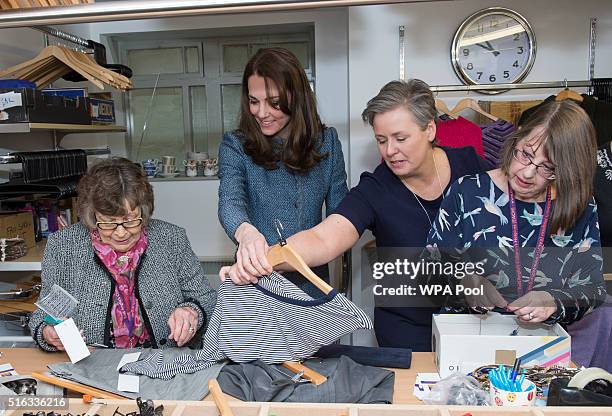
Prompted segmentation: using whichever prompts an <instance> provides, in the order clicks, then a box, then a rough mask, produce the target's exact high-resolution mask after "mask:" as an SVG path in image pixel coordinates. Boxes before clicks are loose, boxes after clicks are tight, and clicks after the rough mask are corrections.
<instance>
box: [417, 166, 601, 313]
mask: <svg viewBox="0 0 612 416" xmlns="http://www.w3.org/2000/svg"><path fill="white" fill-rule="evenodd" d="M509 200H510V198H509V196H508V194H507V193H505V192H503V191H502V190H501V189H499V188H498V187H497V186H496V185H495V183H494V182H493V180H492V179H491V177H490V176H489V175H488V174H487V173H482V174H478V175H468V176H464V177H462V178H460V179H458V180H457V181H456V182H455V183H454V184H453V185H452V186H451V187H450V188H449V190H448V193H447V194H446V196H445V197H444V200H443V201H442V205H441V207H440V211H439V213H438V216H437V218H436V220H435V222H434V224H433V226H432V228H431V230H430V232H429V236H428V240H427V243H428V246H430V249H431V248H432V247H433V248H434V249H433V250H432V252H433V253H438V255H442V256H443V257H444V258H445V259H447V260H449V259H450V260H453V261H458V260H459V259H460V260H462V261H466V260H469V261H472V262H476V261H480V262H482V263H483V264H484V270H485V274H484V275H485V276H487V278H488V279H489V280H490V281H491V282H492V283H494V284H495V287H496V288H497V290H498V291H499V292H500V293H501V294H502V296H504V298H506V300H508V301H509V302H511V301H512V300H515V299H517V298H519V297H520V295H519V294H518V290H517V277H516V274H517V273H516V269H515V256H514V248H513V240H512V222H511V219H510V218H511V217H510V203H509ZM554 203H555V202H554V200H553V201H552V204H553V205H552V207H554ZM544 209H545V203H544V202H542V203H534V202H524V201H520V200H518V199H517V200H516V211H517V217H518V235H519V245H520V247H521V253H520V254H521V256H520V257H521V266H522V276H521V279H522V286H523V288H524V289H526V287H527V282H528V281H529V279H530V272H531V265H532V262H533V257H534V253H533V252H534V250H533V248H534V247H535V246H536V243H537V240H538V236H539V232H540V226H541V224H542V219H543V213H544ZM545 236H546V237H545V240H544V250H543V252H542V255H541V257H540V263H539V265H538V270H537V273H536V276H535V280H534V283H533V290H545V291H547V292H549V293H550V294H551V295H552V296H553V297H554V299H555V302H556V304H557V311H556V312H555V313H554V314H553V315H552V316H551V317H550V318H549V320H547V323H550V322H557V321H559V322H561V323H564V324H569V323H571V322H574V321H577V320H579V319H581V318H582V317H583V316H584V315H585V314H586V313H589V312H591V311H592V310H593V309H594V308H595V307H597V306H599V305H600V304H601V303H602V302H603V300H604V299H605V296H606V289H605V283H604V280H603V273H602V267H603V259H602V255H601V243H600V241H599V240H600V238H599V224H598V218H597V205H596V204H595V201H594V200H592V201H591V202H590V203H589V205H588V206H587V208H586V209H585V211H584V212H583V214H582V216H581V217H580V218H579V219H578V220H577V221H576V223H575V225H574V227H573V228H572V229H570V230H558V231H557V232H556V233H554V234H552V232H551V231H549V232H547V233H546V234H545ZM523 248H525V249H523ZM436 249H437V250H436Z"/></svg>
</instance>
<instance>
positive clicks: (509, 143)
mask: <svg viewBox="0 0 612 416" xmlns="http://www.w3.org/2000/svg"><path fill="white" fill-rule="evenodd" d="M538 129H542V132H541V134H540V135H539V137H537V138H535V141H536V144H537V146H544V155H545V156H546V157H547V158H548V160H549V161H550V162H551V163H552V164H553V165H554V166H555V179H554V180H553V182H552V183H553V185H554V187H555V189H556V200H555V205H554V206H553V209H552V213H551V219H550V228H549V230H550V232H551V233H553V234H554V233H556V232H557V231H558V230H559V229H563V230H568V229H570V228H572V227H573V226H574V224H575V223H576V221H577V220H578V218H579V217H580V216H581V215H582V213H583V212H584V210H585V209H586V207H587V205H588V204H589V201H590V200H591V198H592V195H593V177H594V176H595V169H596V166H595V163H596V157H597V155H596V152H597V144H596V143H597V141H596V136H595V128H594V127H593V123H592V122H591V120H590V119H589V116H588V115H587V114H586V113H585V112H584V110H583V109H582V108H580V106H579V105H578V104H576V103H574V102H572V101H571V100H564V101H551V102H548V103H546V104H544V105H542V106H540V107H539V108H538V109H537V110H536V111H534V112H533V114H532V115H531V116H530V117H529V118H528V119H527V121H526V122H525V123H524V124H523V125H522V126H521V127H520V128H519V129H518V130H517V132H516V133H515V134H514V136H513V137H512V138H510V139H508V140H506V142H505V143H504V147H503V149H502V153H501V164H500V168H501V169H502V171H503V172H504V173H505V174H506V176H508V175H509V171H510V164H511V163H512V160H513V150H514V148H515V147H516V145H517V144H518V143H519V142H520V141H521V140H524V139H526V138H528V137H529V136H530V135H532V133H533V131H534V130H538ZM532 141H533V140H532Z"/></svg>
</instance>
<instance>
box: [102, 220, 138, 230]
mask: <svg viewBox="0 0 612 416" xmlns="http://www.w3.org/2000/svg"><path fill="white" fill-rule="evenodd" d="M140 224H142V217H138V218H134V219H133V220H128V221H123V222H105V221H96V227H98V228H99V229H101V230H116V229H117V227H119V226H120V225H121V226H122V227H123V228H126V229H127V228H136V227H138V226H140Z"/></svg>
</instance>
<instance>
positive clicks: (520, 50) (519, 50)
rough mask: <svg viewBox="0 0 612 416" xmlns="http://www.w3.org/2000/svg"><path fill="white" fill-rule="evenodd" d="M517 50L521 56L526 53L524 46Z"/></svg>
mask: <svg viewBox="0 0 612 416" xmlns="http://www.w3.org/2000/svg"><path fill="white" fill-rule="evenodd" d="M517 49H518V52H517V53H518V54H519V55H522V54H523V52H525V48H523V47H522V46H519V47H518V48H517Z"/></svg>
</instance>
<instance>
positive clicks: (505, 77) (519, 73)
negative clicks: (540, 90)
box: [451, 8, 536, 84]
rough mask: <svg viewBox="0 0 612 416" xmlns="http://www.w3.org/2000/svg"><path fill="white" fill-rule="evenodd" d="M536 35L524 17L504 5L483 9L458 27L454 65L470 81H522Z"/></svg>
mask: <svg viewBox="0 0 612 416" xmlns="http://www.w3.org/2000/svg"><path fill="white" fill-rule="evenodd" d="M535 48H536V46H535V37H534V35H533V31H532V30H531V27H530V26H529V24H528V23H527V21H526V20H525V19H523V18H522V17H521V16H520V15H518V14H517V13H515V12H513V11H511V10H508V9H502V8H493V9H485V10H482V11H480V12H478V13H476V14H474V15H472V16H470V17H469V18H468V19H467V20H466V21H465V22H464V23H463V24H462V25H461V27H459V29H458V30H457V33H456V34H455V38H454V40H453V45H452V50H451V53H452V59H453V67H454V69H455V72H457V75H458V76H459V77H460V78H461V79H462V80H463V81H464V82H465V83H467V84H507V83H512V82H518V81H521V80H522V79H523V78H525V77H526V76H527V73H528V72H529V70H530V69H531V66H532V65H533V60H534V58H535Z"/></svg>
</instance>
